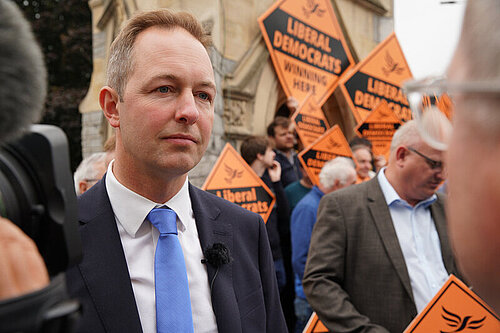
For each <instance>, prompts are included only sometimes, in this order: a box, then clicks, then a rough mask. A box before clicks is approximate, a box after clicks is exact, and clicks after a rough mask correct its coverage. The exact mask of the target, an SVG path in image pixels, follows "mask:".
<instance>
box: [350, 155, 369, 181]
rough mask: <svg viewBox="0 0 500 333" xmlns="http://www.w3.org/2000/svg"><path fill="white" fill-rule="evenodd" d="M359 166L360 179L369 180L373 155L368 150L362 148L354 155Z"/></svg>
mask: <svg viewBox="0 0 500 333" xmlns="http://www.w3.org/2000/svg"><path fill="white" fill-rule="evenodd" d="M353 156H354V158H355V159H356V162H357V164H358V168H357V172H358V174H359V176H360V177H362V178H367V177H368V176H369V175H368V172H369V171H370V170H371V169H372V155H371V154H370V152H369V151H368V149H365V148H360V149H358V150H356V151H355V152H354V153H353Z"/></svg>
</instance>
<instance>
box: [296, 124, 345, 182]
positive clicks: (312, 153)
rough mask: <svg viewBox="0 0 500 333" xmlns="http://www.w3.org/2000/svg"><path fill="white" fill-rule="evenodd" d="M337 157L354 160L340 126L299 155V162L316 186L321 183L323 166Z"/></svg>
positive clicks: (331, 129)
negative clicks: (320, 177)
mask: <svg viewBox="0 0 500 333" xmlns="http://www.w3.org/2000/svg"><path fill="white" fill-rule="evenodd" d="M337 156H344V157H349V158H352V151H351V148H350V147H349V143H348V142H347V140H346V138H345V136H344V134H343V133H342V130H341V129H340V127H339V125H335V126H333V127H332V128H330V129H329V130H328V131H326V132H325V134H323V135H322V136H321V137H319V138H318V139H317V140H316V141H314V142H313V143H312V144H311V145H309V146H308V147H306V148H305V149H304V150H302V151H301V152H300V153H299V156H298V157H299V161H300V163H301V164H302V166H303V167H304V169H305V170H306V172H307V175H308V176H309V178H310V179H311V182H312V183H313V184H315V185H318V183H319V176H318V175H319V172H320V171H321V168H323V165H324V164H325V163H326V162H328V161H329V160H332V159H334V158H335V157H337Z"/></svg>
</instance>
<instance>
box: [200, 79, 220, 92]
mask: <svg viewBox="0 0 500 333" xmlns="http://www.w3.org/2000/svg"><path fill="white" fill-rule="evenodd" d="M199 86H200V87H206V88H210V89H213V90H217V87H216V86H215V83H213V82H212V81H204V82H202V83H201V84H199Z"/></svg>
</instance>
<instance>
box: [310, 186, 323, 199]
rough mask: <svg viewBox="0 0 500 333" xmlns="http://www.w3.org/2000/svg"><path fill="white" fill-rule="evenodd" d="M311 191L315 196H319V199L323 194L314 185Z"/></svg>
mask: <svg viewBox="0 0 500 333" xmlns="http://www.w3.org/2000/svg"><path fill="white" fill-rule="evenodd" d="M311 191H314V193H316V194H317V195H319V196H320V197H322V196H324V195H325V193H323V191H321V190H320V189H319V187H318V186H317V185H314V186H313V187H312V189H311Z"/></svg>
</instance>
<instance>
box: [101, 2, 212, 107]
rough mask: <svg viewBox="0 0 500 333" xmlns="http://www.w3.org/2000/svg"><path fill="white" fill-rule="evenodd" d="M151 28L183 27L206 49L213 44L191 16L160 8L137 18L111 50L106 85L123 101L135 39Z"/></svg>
mask: <svg viewBox="0 0 500 333" xmlns="http://www.w3.org/2000/svg"><path fill="white" fill-rule="evenodd" d="M151 27H161V28H165V29H168V30H171V29H174V28H181V29H184V30H186V31H187V32H189V33H190V34H191V35H192V36H193V37H194V38H196V39H197V40H198V41H200V43H201V44H202V45H203V46H204V47H205V48H208V47H209V46H210V45H211V38H210V36H209V35H208V34H206V33H205V31H204V29H203V27H202V26H201V24H200V22H199V21H198V20H197V19H196V18H195V17H194V16H193V15H191V14H189V13H186V12H178V13H175V12H172V11H170V10H168V9H159V10H153V11H149V12H143V13H139V14H137V15H135V16H134V17H132V18H131V19H130V20H129V21H128V22H127V23H126V25H125V27H123V29H122V30H121V31H120V33H119V34H118V36H116V38H115V40H114V41H113V43H112V44H111V48H110V51H109V60H108V67H107V71H106V76H107V82H106V84H107V85H108V86H110V87H111V88H113V89H115V90H116V91H117V93H118V96H120V99H122V98H123V93H124V91H125V86H126V84H127V82H128V79H129V76H130V74H131V73H132V72H133V69H134V57H133V50H134V43H135V40H136V38H137V36H138V35H139V34H140V33H141V32H143V31H144V30H146V29H148V28H151Z"/></svg>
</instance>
